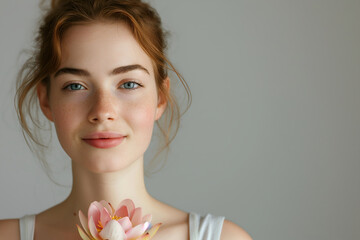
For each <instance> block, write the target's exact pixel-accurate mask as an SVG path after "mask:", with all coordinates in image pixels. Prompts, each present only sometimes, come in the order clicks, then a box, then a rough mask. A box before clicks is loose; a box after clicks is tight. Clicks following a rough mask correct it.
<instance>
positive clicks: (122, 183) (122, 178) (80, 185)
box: [63, 159, 155, 215]
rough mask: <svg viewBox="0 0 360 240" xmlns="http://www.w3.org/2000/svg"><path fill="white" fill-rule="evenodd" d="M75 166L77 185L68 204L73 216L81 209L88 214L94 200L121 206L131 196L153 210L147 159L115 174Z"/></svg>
mask: <svg viewBox="0 0 360 240" xmlns="http://www.w3.org/2000/svg"><path fill="white" fill-rule="evenodd" d="M72 165H73V166H72V167H73V187H72V191H71V193H70V195H69V197H68V198H67V199H66V200H65V202H64V205H63V206H64V207H65V208H67V209H68V211H69V212H71V213H72V214H73V215H77V214H78V211H79V210H81V211H82V212H83V213H84V214H85V215H87V210H88V208H89V206H90V203H91V202H93V201H101V200H105V201H107V202H110V203H111V204H112V205H113V207H114V208H117V207H118V206H119V204H120V202H121V201H122V200H124V199H127V198H130V199H131V200H133V201H134V203H135V206H136V207H137V206H140V207H142V208H143V210H144V212H145V213H150V212H148V211H151V209H152V208H153V207H154V205H153V204H154V203H155V201H154V200H155V199H153V198H152V197H151V196H150V195H149V194H148V192H147V190H146V187H145V182H144V170H143V160H142V159H140V160H138V161H136V162H134V163H133V164H131V165H130V166H128V167H127V168H126V169H124V170H122V171H118V172H111V173H93V172H90V171H88V170H86V169H84V168H82V167H80V166H77V165H76V164H74V163H73V164H72Z"/></svg>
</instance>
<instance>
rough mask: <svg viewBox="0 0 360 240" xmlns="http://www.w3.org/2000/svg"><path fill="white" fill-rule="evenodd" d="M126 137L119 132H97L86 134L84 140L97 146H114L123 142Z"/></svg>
mask: <svg viewBox="0 0 360 240" xmlns="http://www.w3.org/2000/svg"><path fill="white" fill-rule="evenodd" d="M125 137H126V136H123V135H122V134H119V133H113V132H96V133H92V134H89V135H87V136H85V137H84V138H83V140H84V141H85V142H86V143H87V144H89V145H91V146H93V147H96V148H112V147H116V146H118V145H119V144H120V143H122V141H123V140H124V139H125Z"/></svg>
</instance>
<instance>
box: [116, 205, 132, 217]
mask: <svg viewBox="0 0 360 240" xmlns="http://www.w3.org/2000/svg"><path fill="white" fill-rule="evenodd" d="M115 216H118V217H130V213H129V212H128V209H127V207H126V206H121V207H120V208H119V209H118V210H116V212H115Z"/></svg>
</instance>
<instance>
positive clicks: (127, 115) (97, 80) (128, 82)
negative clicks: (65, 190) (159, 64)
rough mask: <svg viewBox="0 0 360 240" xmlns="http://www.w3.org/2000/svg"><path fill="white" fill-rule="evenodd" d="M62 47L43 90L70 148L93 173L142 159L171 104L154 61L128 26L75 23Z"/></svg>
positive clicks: (47, 106) (42, 102)
mask: <svg viewBox="0 0 360 240" xmlns="http://www.w3.org/2000/svg"><path fill="white" fill-rule="evenodd" d="M61 51H62V61H61V65H60V68H59V69H58V71H57V72H56V73H55V74H54V75H53V76H52V79H51V87H50V92H49V100H46V97H44V96H45V94H46V90H45V87H43V86H40V87H39V88H38V94H39V99H40V105H41V107H42V110H43V112H44V114H45V115H46V117H47V118H48V119H49V120H51V121H53V122H54V125H55V128H56V132H57V135H58V139H59V141H60V144H61V146H62V147H63V148H64V150H65V152H66V153H67V154H68V155H69V156H70V158H71V159H72V160H73V161H74V162H75V163H76V164H78V163H79V164H81V165H83V166H85V167H86V168H87V169H89V170H91V171H93V172H111V171H117V170H121V169H123V168H125V167H126V166H128V165H130V164H131V163H133V162H134V161H137V160H141V159H142V157H143V154H144V152H145V150H146V149H147V147H148V146H149V143H150V140H151V136H152V131H153V126H154V121H155V120H157V119H158V118H160V116H161V114H162V113H163V111H164V108H165V104H164V101H162V100H161V99H160V98H159V97H158V94H157V86H156V83H155V78H154V71H153V67H152V61H151V59H150V58H149V57H148V56H147V55H146V53H145V52H144V51H143V50H142V48H141V47H140V45H139V44H138V43H137V41H136V40H135V39H134V37H133V35H132V33H131V32H130V30H129V29H128V27H127V26H126V25H125V24H110V23H93V24H89V25H78V26H73V27H71V28H70V29H69V30H67V31H66V32H65V35H64V37H63V40H62V44H61ZM160 100H161V101H160Z"/></svg>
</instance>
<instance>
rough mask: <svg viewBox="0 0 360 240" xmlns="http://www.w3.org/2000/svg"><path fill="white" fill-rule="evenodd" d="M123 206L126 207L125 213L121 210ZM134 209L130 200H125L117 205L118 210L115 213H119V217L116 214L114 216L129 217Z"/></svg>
mask: <svg viewBox="0 0 360 240" xmlns="http://www.w3.org/2000/svg"><path fill="white" fill-rule="evenodd" d="M124 206H125V207H126V211H124V208H123V207H124ZM134 209H135V204H134V202H133V201H132V200H131V199H125V200H123V201H122V202H121V203H120V204H119V207H118V210H117V211H116V212H118V211H119V213H120V215H118V214H116V215H117V216H119V217H125V216H129V217H131V214H132V212H133V210H134ZM124 214H125V215H124Z"/></svg>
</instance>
